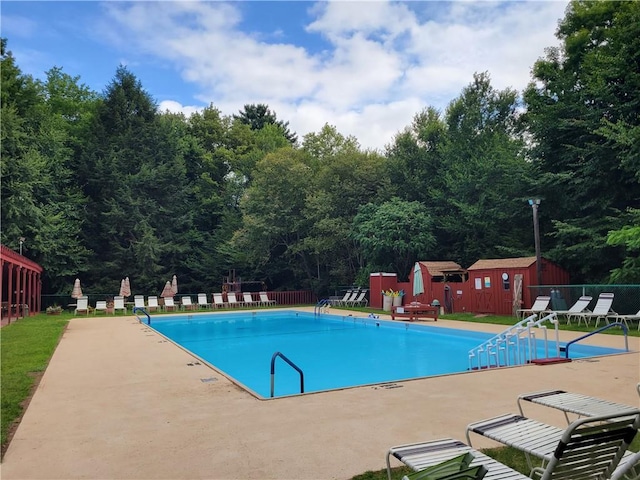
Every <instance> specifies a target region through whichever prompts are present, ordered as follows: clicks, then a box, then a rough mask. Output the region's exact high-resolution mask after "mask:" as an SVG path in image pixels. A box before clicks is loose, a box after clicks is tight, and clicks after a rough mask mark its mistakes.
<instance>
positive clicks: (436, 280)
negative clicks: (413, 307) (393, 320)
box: [405, 261, 467, 313]
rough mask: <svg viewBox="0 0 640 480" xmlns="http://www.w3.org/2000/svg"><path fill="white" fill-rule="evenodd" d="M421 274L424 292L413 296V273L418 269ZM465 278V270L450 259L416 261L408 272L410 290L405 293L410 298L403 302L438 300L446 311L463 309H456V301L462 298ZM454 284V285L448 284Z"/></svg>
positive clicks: (460, 309)
mask: <svg viewBox="0 0 640 480" xmlns="http://www.w3.org/2000/svg"><path fill="white" fill-rule="evenodd" d="M418 268H419V271H420V272H421V274H422V285H423V286H424V293H422V294H420V295H417V296H416V297H415V298H414V297H413V288H414V285H415V275H416V272H417V271H418ZM466 280H467V272H466V270H465V269H463V268H462V267H461V266H460V265H458V264H457V263H456V262H450V261H421V262H416V264H415V265H414V267H413V269H412V270H411V273H409V283H410V284H411V289H410V291H408V292H406V295H407V296H408V297H405V298H409V299H410V300H405V303H408V302H411V301H414V300H417V301H419V302H422V303H431V302H432V301H433V300H438V301H439V302H440V305H442V306H443V308H444V310H445V312H446V313H451V312H457V311H463V309H462V308H459V309H456V306H457V302H458V301H460V300H461V299H462V288H461V285H462V284H464V282H466ZM450 284H455V285H450Z"/></svg>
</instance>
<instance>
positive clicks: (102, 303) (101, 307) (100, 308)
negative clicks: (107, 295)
mask: <svg viewBox="0 0 640 480" xmlns="http://www.w3.org/2000/svg"><path fill="white" fill-rule="evenodd" d="M108 311H109V310H108V308H107V301H106V300H98V301H97V302H96V308H95V309H94V310H93V314H94V315H95V314H96V313H98V312H102V313H104V314H105V315H106V313H107V312H108Z"/></svg>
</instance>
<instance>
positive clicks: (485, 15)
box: [0, 0, 568, 148]
mask: <svg viewBox="0 0 640 480" xmlns="http://www.w3.org/2000/svg"><path fill="white" fill-rule="evenodd" d="M567 3H568V2H567V1H542V0H538V1H516V0H513V1H506V2H490V1H458V2H440V1H409V2H386V1H350V2H347V1H333V2H303V1H292V2H271V1H237V2H221V1H214V2H185V1H179V2H168V1H138V2H124V1H111V2H97V1H84V2H78V1H71V2H58V1H43V2H37V1H35V2H34V1H6V0H3V1H2V11H1V17H0V18H1V29H2V33H1V35H2V37H4V38H7V39H8V47H9V50H11V51H12V52H13V54H14V56H15V57H16V60H17V63H18V66H19V67H20V68H21V69H22V71H23V72H24V73H28V74H31V75H33V76H34V77H37V78H43V77H44V72H46V71H47V70H48V69H50V68H51V67H53V66H58V67H62V69H63V71H64V72H66V73H68V74H70V75H74V76H75V75H79V76H80V81H81V82H82V83H85V84H86V85H87V86H89V87H90V88H92V89H93V90H96V91H98V92H102V91H104V88H105V86H106V85H107V84H108V83H109V82H110V81H111V80H112V79H113V76H114V74H115V71H116V68H117V67H118V65H119V64H123V65H126V66H127V67H128V68H129V70H131V71H132V72H133V73H134V74H135V75H136V76H137V77H138V79H139V80H140V81H141V82H142V85H143V87H144V88H145V89H146V90H147V91H148V92H149V94H150V95H151V96H152V97H153V98H154V99H155V100H156V102H157V103H158V105H159V107H160V108H161V110H166V109H168V110H171V111H184V112H185V113H188V112H191V111H193V110H196V109H199V108H202V107H204V106H207V105H209V104H213V105H214V106H216V107H217V108H219V109H220V110H221V111H222V113H223V114H227V115H231V114H233V113H237V112H238V111H239V110H240V109H242V107H243V105H245V104H247V103H267V104H268V105H269V106H270V107H271V109H272V110H274V111H275V112H276V113H277V115H278V118H279V119H282V120H285V121H288V122H289V123H290V128H291V129H292V130H293V131H295V132H296V133H298V136H299V137H300V138H301V137H302V136H303V135H304V134H306V133H309V132H317V131H318V130H320V129H321V128H322V126H323V125H324V124H325V123H328V124H330V125H334V126H336V127H337V129H338V131H339V132H340V133H342V134H344V135H354V136H355V137H356V138H357V139H358V140H359V141H360V143H361V145H362V146H363V147H366V148H383V147H384V145H385V144H387V143H389V142H391V140H392V139H393V136H394V134H395V133H397V132H398V131H400V130H402V129H404V128H405V127H406V126H407V125H409V124H410V123H411V121H412V118H413V116H414V115H415V114H416V113H417V112H419V111H420V110H422V109H423V108H424V107H426V106H434V107H436V108H439V109H444V108H445V107H446V106H447V104H448V103H449V102H450V101H451V100H452V99H453V98H455V97H457V96H458V95H459V94H460V92H461V90H462V88H464V87H465V86H466V85H468V84H469V83H470V82H471V80H472V76H473V73H474V72H482V71H488V72H489V74H490V75H491V79H492V84H493V86H494V87H496V88H499V89H502V88H507V87H511V88H515V89H517V90H522V89H523V88H524V87H525V86H526V84H527V83H528V82H529V80H530V78H531V77H530V72H531V67H532V65H533V63H534V62H535V60H536V59H538V58H539V57H541V56H543V55H544V49H545V48H546V47H549V46H555V45H558V43H559V42H558V40H557V39H556V38H555V31H556V28H557V25H558V21H559V20H560V19H562V18H563V17H564V11H565V8H566V6H567Z"/></svg>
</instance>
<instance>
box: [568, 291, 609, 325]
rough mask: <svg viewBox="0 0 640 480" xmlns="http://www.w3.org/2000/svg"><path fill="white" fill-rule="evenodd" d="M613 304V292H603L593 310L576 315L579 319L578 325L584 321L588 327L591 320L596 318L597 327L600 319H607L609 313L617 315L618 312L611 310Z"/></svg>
mask: <svg viewBox="0 0 640 480" xmlns="http://www.w3.org/2000/svg"><path fill="white" fill-rule="evenodd" d="M611 305H613V293H601V294H600V295H599V296H598V301H597V302H596V306H595V307H593V312H582V313H580V314H578V315H576V316H575V317H576V318H577V319H578V325H580V322H583V321H584V324H585V325H586V326H587V327H588V326H589V322H590V321H591V320H592V319H594V320H595V321H596V328H598V323H599V322H600V320H606V318H607V317H608V316H609V315H615V314H616V312H614V311H613V310H611Z"/></svg>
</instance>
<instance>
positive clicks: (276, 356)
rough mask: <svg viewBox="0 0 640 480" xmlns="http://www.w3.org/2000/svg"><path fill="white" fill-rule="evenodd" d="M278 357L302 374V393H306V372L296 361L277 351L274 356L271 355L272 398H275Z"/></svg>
mask: <svg viewBox="0 0 640 480" xmlns="http://www.w3.org/2000/svg"><path fill="white" fill-rule="evenodd" d="M278 357H280V358H282V359H283V360H284V361H285V362H287V363H288V364H289V365H291V367H292V368H294V369H295V370H296V371H297V372H298V373H299V374H300V393H304V373H303V372H302V370H301V369H300V368H299V367H298V366H297V365H296V364H295V363H293V362H292V361H291V360H289V359H288V358H287V357H285V356H284V355H283V354H282V353H280V352H276V353H274V354H273V357H271V398H273V391H274V382H275V376H276V358H278Z"/></svg>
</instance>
